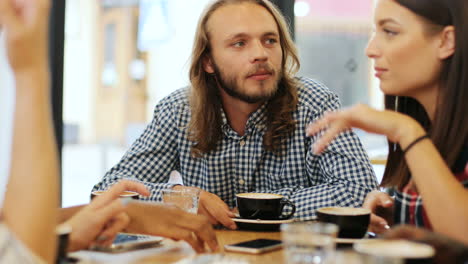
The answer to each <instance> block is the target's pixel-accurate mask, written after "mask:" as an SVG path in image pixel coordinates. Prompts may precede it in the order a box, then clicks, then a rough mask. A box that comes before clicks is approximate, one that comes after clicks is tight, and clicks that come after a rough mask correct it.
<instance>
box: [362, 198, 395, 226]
mask: <svg viewBox="0 0 468 264" xmlns="http://www.w3.org/2000/svg"><path fill="white" fill-rule="evenodd" d="M362 207H363V208H367V209H369V210H371V212H372V214H371V219H370V225H369V230H370V231H372V232H374V233H377V234H379V233H383V232H385V231H386V230H387V229H389V228H390V226H389V221H393V219H389V218H391V217H392V216H393V198H392V197H390V196H389V195H388V194H386V193H384V192H380V191H372V192H370V193H368V194H367V196H366V199H365V200H364V204H363V206H362ZM382 211H386V212H389V213H387V214H385V216H383V217H382V216H379V213H378V212H382Z"/></svg>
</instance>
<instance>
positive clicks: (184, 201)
mask: <svg viewBox="0 0 468 264" xmlns="http://www.w3.org/2000/svg"><path fill="white" fill-rule="evenodd" d="M199 198H200V189H197V188H191V187H186V188H183V189H178V190H173V189H166V190H163V191H162V200H163V202H164V203H167V204H172V205H175V206H177V207H179V208H180V209H182V210H184V211H186V212H189V213H193V214H196V213H197V212H198V200H199Z"/></svg>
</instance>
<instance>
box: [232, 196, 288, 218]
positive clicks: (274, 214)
mask: <svg viewBox="0 0 468 264" xmlns="http://www.w3.org/2000/svg"><path fill="white" fill-rule="evenodd" d="M236 198H237V209H238V210H239V215H240V216H241V217H242V218H245V219H261V220H281V219H289V218H291V217H292V216H293V215H294V212H295V211H296V206H295V205H294V204H293V203H292V202H291V201H289V200H287V199H286V198H284V197H283V196H282V195H279V194H273V193H240V194H237V195H236ZM286 205H289V206H291V211H290V212H289V214H286V215H283V209H284V207H285V206H286Z"/></svg>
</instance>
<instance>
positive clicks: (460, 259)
mask: <svg viewBox="0 0 468 264" xmlns="http://www.w3.org/2000/svg"><path fill="white" fill-rule="evenodd" d="M384 238H387V239H408V240H413V241H417V242H422V243H426V244H429V245H431V246H433V247H434V249H435V250H436V255H435V261H434V263H466V262H467V261H468V247H467V245H464V244H462V243H460V242H458V241H455V240H452V239H450V238H448V237H445V236H443V235H441V234H437V233H434V232H430V231H427V230H425V229H422V228H417V227H414V226H408V225H403V226H398V227H396V228H393V229H391V230H389V231H388V232H386V233H385V235H384Z"/></svg>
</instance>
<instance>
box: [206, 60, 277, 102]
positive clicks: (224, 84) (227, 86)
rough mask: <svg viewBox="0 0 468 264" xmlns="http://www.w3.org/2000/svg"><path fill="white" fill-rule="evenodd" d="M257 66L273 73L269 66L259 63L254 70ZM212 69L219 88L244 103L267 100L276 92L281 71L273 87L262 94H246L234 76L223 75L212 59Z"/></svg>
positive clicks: (261, 83)
mask: <svg viewBox="0 0 468 264" xmlns="http://www.w3.org/2000/svg"><path fill="white" fill-rule="evenodd" d="M258 68H260V69H262V68H267V69H268V70H269V71H272V72H273V73H274V71H273V70H272V69H271V67H269V66H265V65H262V64H259V65H257V66H256V69H255V71H257V70H258ZM213 69H214V78H215V81H216V82H217V84H218V85H219V86H220V87H221V89H223V90H224V91H225V92H226V93H227V94H228V95H230V96H231V97H234V98H236V99H239V100H241V101H243V102H246V103H249V104H255V103H258V102H264V101H267V100H268V99H270V98H272V97H273V96H274V95H275V94H276V92H277V91H278V84H279V81H280V79H281V73H280V77H279V78H277V80H276V82H275V83H274V84H273V85H274V89H271V90H270V91H267V92H266V93H263V94H258V95H248V94H246V93H243V92H242V91H240V89H239V87H238V85H237V83H236V79H235V77H234V76H223V74H222V73H221V70H220V68H219V67H218V65H217V64H216V63H215V62H214V61H213ZM255 71H254V72H255ZM273 76H275V75H273ZM259 83H260V85H266V84H265V82H259Z"/></svg>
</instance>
